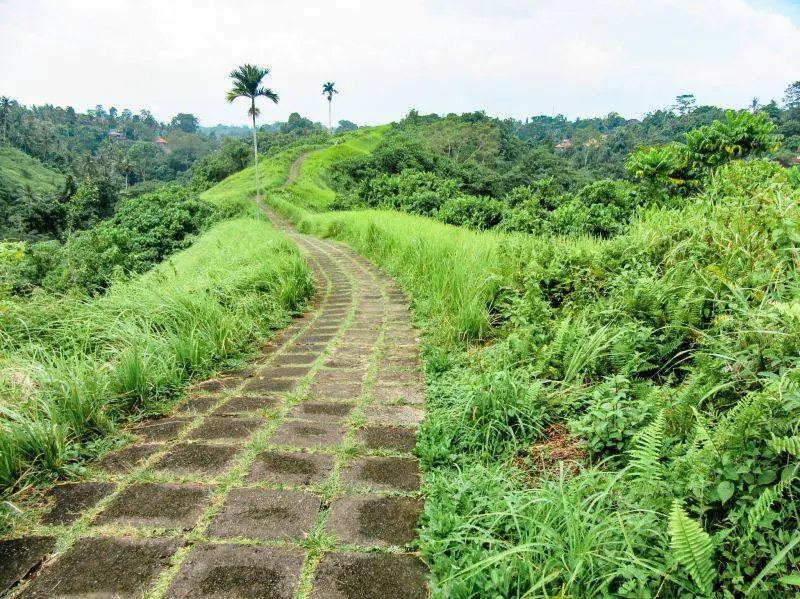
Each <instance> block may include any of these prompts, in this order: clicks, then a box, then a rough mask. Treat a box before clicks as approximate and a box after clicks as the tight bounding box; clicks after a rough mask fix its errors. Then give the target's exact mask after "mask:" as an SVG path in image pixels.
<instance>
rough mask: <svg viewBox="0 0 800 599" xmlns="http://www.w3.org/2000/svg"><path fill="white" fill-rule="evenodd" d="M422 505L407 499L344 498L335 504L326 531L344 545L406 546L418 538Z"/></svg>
mask: <svg viewBox="0 0 800 599" xmlns="http://www.w3.org/2000/svg"><path fill="white" fill-rule="evenodd" d="M422 506H423V502H422V501H421V500H418V499H407V498H405V497H380V496H377V495H358V496H349V497H343V498H341V499H338V500H336V501H334V502H333V505H332V506H331V510H330V513H329V515H328V521H327V523H326V524H325V529H326V530H327V531H328V532H329V533H331V534H332V535H333V536H334V537H336V539H337V541H338V542H339V544H343V545H363V546H376V545H378V546H388V545H398V546H403V545H405V544H407V543H410V542H411V541H413V540H414V539H416V538H417V533H416V527H417V520H419V514H420V512H422Z"/></svg>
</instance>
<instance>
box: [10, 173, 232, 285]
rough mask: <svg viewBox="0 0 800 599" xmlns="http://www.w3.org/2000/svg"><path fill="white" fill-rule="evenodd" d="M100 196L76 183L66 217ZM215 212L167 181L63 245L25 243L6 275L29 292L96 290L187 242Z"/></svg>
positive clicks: (91, 187) (77, 215) (81, 212)
mask: <svg viewBox="0 0 800 599" xmlns="http://www.w3.org/2000/svg"><path fill="white" fill-rule="evenodd" d="M99 198H100V194H99V192H98V188H97V186H95V185H94V184H92V183H91V182H87V183H85V184H83V185H82V186H81V187H79V188H78V191H77V192H76V193H75V194H74V195H73V196H72V197H71V198H70V202H69V203H68V207H67V210H68V215H69V219H70V221H69V222H70V223H73V224H74V222H75V220H78V219H80V218H81V216H82V215H85V214H87V213H89V212H91V210H92V207H93V206H96V204H97V202H98V201H99ZM216 218H217V211H216V210H215V209H214V207H213V206H212V205H211V204H208V203H206V202H203V201H201V200H198V199H196V198H194V197H193V196H192V195H191V194H190V192H188V191H186V190H185V189H182V188H179V187H165V188H162V189H160V190H158V191H156V192H154V193H151V194H145V195H141V196H138V197H135V198H131V199H130V200H126V201H125V202H123V203H122V204H121V205H120V206H119V207H118V208H117V212H116V213H115V214H114V216H113V217H112V218H110V219H107V220H105V221H102V222H100V223H99V224H98V225H97V226H95V227H94V228H92V229H88V230H82V231H76V232H74V233H72V234H70V235H69V236H68V237H67V239H66V241H65V242H64V244H63V245H61V244H59V243H58V242H40V243H35V244H30V245H27V246H26V247H25V249H24V257H23V259H22V260H21V261H20V262H19V264H17V265H16V267H15V268H14V269H13V272H12V271H9V272H8V274H7V275H6V276H7V277H8V278H9V279H13V281H14V282H13V284H12V285H11V291H12V292H14V293H29V292H30V291H32V290H33V289H34V288H35V287H43V288H45V289H47V290H50V291H61V292H63V291H68V290H80V291H83V292H86V293H92V294H96V293H100V292H102V291H103V290H104V289H105V288H106V287H107V286H108V285H109V284H110V283H111V282H112V281H113V280H115V279H118V278H126V277H130V276H132V275H135V274H138V273H142V272H144V271H146V270H148V269H149V268H151V267H153V266H154V265H155V264H157V263H158V262H160V261H162V260H163V259H164V258H165V257H166V256H168V255H170V254H171V253H173V252H175V251H177V250H179V249H182V248H185V247H188V246H189V245H190V244H191V243H192V241H193V240H194V238H195V236H196V235H197V234H199V233H200V232H201V231H203V230H205V229H206V228H207V227H208V225H209V224H210V223H212V222H213V221H214V220H215V219H216Z"/></svg>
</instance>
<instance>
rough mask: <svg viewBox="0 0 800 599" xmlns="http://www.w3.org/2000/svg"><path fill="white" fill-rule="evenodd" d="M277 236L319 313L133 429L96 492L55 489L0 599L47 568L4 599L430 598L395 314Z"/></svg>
mask: <svg viewBox="0 0 800 599" xmlns="http://www.w3.org/2000/svg"><path fill="white" fill-rule="evenodd" d="M278 224H281V223H278ZM286 234H287V235H289V236H290V237H292V238H293V239H295V240H296V241H297V243H298V244H299V246H300V247H301V249H302V251H303V252H304V254H305V255H306V257H307V259H308V261H309V263H310V265H311V266H312V268H313V270H314V274H315V277H316V280H317V284H318V290H319V291H318V294H317V297H316V298H315V309H314V311H312V312H310V313H309V314H307V315H305V316H304V317H303V318H300V319H297V320H296V321H295V322H294V323H293V324H292V325H291V326H290V327H289V328H288V329H286V330H285V331H284V332H282V333H281V334H280V335H279V337H278V338H276V339H275V340H273V342H272V343H270V344H269V345H268V346H266V347H264V349H263V353H262V355H261V356H260V357H259V359H258V360H257V361H256V363H254V364H252V365H251V366H248V367H246V368H243V369H241V370H239V371H236V372H229V373H226V374H225V375H224V376H223V377H222V378H218V379H212V380H209V381H205V382H203V383H201V384H199V385H197V386H196V387H195V388H194V389H193V390H192V392H191V393H190V394H189V397H188V398H187V399H186V401H185V402H183V403H182V404H180V405H179V406H178V407H177V408H176V410H175V413H174V414H173V415H171V416H169V417H167V418H163V419H159V420H153V421H148V422H146V423H143V424H141V425H140V426H138V427H136V428H135V429H134V431H133V432H134V434H135V435H136V436H137V441H136V442H135V443H134V444H132V445H130V446H128V447H126V448H124V449H122V450H120V451H118V452H116V453H113V454H111V455H108V456H107V457H106V458H105V459H103V460H102V461H101V462H100V463H99V464H97V466H96V467H95V468H94V469H93V476H92V477H91V480H89V481H84V482H78V483H71V484H66V485H61V486H59V487H56V488H55V489H54V490H53V492H52V493H51V494H50V501H51V505H52V507H51V508H50V509H49V511H48V512H46V513H45V514H44V516H43V517H42V519H41V522H40V524H39V525H38V527H37V530H36V531H35V532H36V535H37V536H35V537H27V538H24V539H16V540H12V541H0V564H2V565H3V568H0V570H2V572H3V573H2V574H0V594H2V591H3V589H7V588H10V587H12V585H14V584H15V583H16V581H17V580H18V579H19V578H20V577H23V576H25V575H27V574H28V573H29V572H31V571H32V570H33V569H35V568H36V567H37V566H39V565H40V564H41V563H42V560H45V561H44V563H43V565H41V567H40V568H39V570H38V571H36V572H35V573H33V574H30V575H28V580H26V581H25V582H23V583H22V584H21V585H18V586H17V587H15V589H14V594H15V595H18V596H20V597H25V598H30V597H89V596H91V597H123V598H124V597H139V596H148V597H259V598H267V599H269V598H276V599H284V598H285V599H291V598H301V597H311V598H313V599H338V598H341V599H369V598H376V599H377V598H381V599H388V598H396V599H416V598H422V597H425V596H426V593H427V591H426V587H425V583H424V579H425V574H426V568H425V567H424V565H423V564H422V562H421V561H420V560H419V559H418V558H417V557H416V556H415V555H414V553H413V552H412V549H413V541H414V539H415V538H416V532H415V526H416V523H417V518H418V516H419V513H420V511H421V509H422V500H421V498H420V494H419V483H420V480H419V471H418V465H417V461H416V459H415V458H414V456H413V455H412V450H413V448H414V445H415V431H416V427H417V425H418V423H419V422H420V421H421V419H422V406H421V404H422V399H423V382H422V378H421V373H420V371H419V365H420V358H419V349H418V333H417V331H416V330H415V329H414V327H413V326H412V323H411V319H410V315H409V308H408V300H407V298H406V297H405V295H404V293H403V292H402V290H400V289H399V288H398V287H397V285H396V284H395V283H394V282H393V281H392V279H391V278H389V277H387V276H386V275H384V274H382V273H381V272H380V271H379V270H378V269H377V268H376V267H375V266H374V265H372V264H371V263H370V262H368V261H367V260H365V259H363V258H361V257H360V256H358V255H357V254H355V253H354V252H353V251H351V250H350V249H348V248H346V247H345V246H344V245H341V244H338V243H334V242H330V241H325V240H321V239H317V238H313V237H308V236H303V235H299V234H297V233H294V232H292V231H286ZM409 544H412V545H411V546H409Z"/></svg>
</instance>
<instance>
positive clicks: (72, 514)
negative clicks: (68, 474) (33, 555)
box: [42, 481, 116, 525]
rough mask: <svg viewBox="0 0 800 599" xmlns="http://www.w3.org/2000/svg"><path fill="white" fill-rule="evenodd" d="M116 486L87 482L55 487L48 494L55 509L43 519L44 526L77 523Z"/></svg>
mask: <svg viewBox="0 0 800 599" xmlns="http://www.w3.org/2000/svg"><path fill="white" fill-rule="evenodd" d="M115 486H116V485H114V484H112V483H99V482H91V481H85V482H78V483H67V484H64V485H58V486H56V487H53V488H52V489H51V490H50V492H49V493H48V494H47V498H48V499H51V500H52V501H53V507H52V508H51V509H50V511H49V512H47V513H46V514H45V515H44V517H43V518H42V524H60V525H63V524H71V523H73V522H75V520H77V519H78V518H80V517H81V515H82V514H83V512H84V511H86V510H87V509H89V508H90V507H93V506H94V505H96V504H97V502H98V501H100V500H101V499H102V498H103V497H105V496H106V495H108V494H109V493H111V492H112V491H113V490H114V487H115Z"/></svg>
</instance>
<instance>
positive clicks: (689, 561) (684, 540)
mask: <svg viewBox="0 0 800 599" xmlns="http://www.w3.org/2000/svg"><path fill="white" fill-rule="evenodd" d="M667 531H668V532H669V546H670V548H671V549H672V552H673V555H674V557H675V560H676V561H677V562H678V563H679V564H681V565H682V566H683V567H685V568H686V570H687V572H688V573H689V576H691V577H692V580H694V582H695V583H696V584H697V586H698V587H700V589H702V591H703V592H705V593H707V592H709V591H710V590H711V585H712V584H713V582H714V577H715V575H716V572H715V571H714V560H713V555H714V543H713V542H712V540H711V537H710V536H709V535H708V533H707V532H706V531H704V530H703V527H702V526H700V524H699V523H697V522H696V521H695V520H693V519H692V518H690V517H689V514H687V513H686V511H685V510H684V509H683V507H682V506H681V504H680V502H679V501H678V500H675V501H674V502H673V504H672V511H671V512H670V514H669V524H668V526H667Z"/></svg>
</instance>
